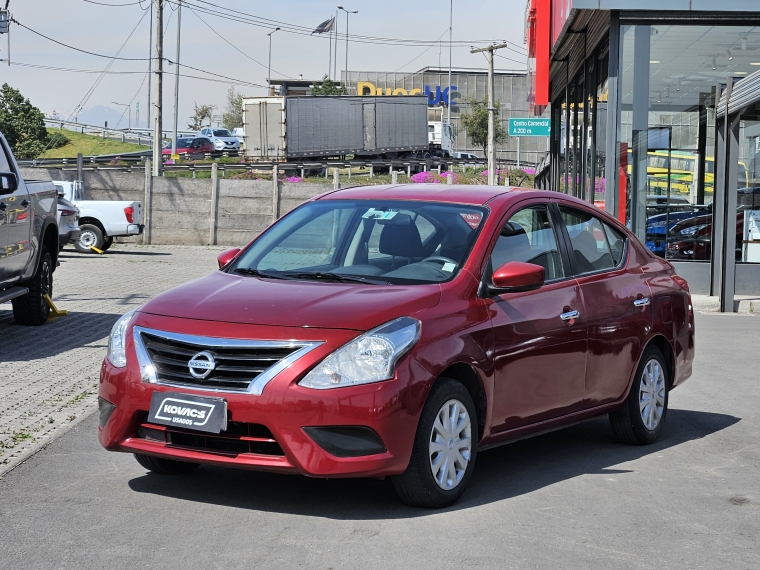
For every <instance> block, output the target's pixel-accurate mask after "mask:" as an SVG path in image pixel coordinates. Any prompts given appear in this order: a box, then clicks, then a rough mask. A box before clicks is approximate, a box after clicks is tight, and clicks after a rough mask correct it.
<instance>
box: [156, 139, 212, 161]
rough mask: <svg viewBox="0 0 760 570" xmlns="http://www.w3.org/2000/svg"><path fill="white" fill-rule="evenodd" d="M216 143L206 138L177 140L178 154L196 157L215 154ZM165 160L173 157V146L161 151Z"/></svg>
mask: <svg viewBox="0 0 760 570" xmlns="http://www.w3.org/2000/svg"><path fill="white" fill-rule="evenodd" d="M214 151H215V149H214V143H212V142H211V141H210V140H209V139H207V138H205V137H190V138H179V137H178V138H177V154H179V155H194V154H206V153H211V152H214ZM161 154H162V155H163V157H164V158H167V157H170V156H171V155H172V147H171V144H170V145H169V146H168V147H165V148H163V149H161Z"/></svg>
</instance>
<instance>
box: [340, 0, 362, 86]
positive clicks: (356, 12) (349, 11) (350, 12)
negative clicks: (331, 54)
mask: <svg viewBox="0 0 760 570" xmlns="http://www.w3.org/2000/svg"><path fill="white" fill-rule="evenodd" d="M338 10H343V11H344V12H345V13H346V85H345V86H344V85H341V87H344V88H345V91H346V95H348V83H349V82H348V15H349V14H358V13H359V10H346V9H345V8H344V7H343V6H340V5H338Z"/></svg>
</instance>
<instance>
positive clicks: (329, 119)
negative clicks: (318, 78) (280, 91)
mask: <svg viewBox="0 0 760 570" xmlns="http://www.w3.org/2000/svg"><path fill="white" fill-rule="evenodd" d="M427 107H428V105H427V98H426V97H425V96H419V97H418V96H407V97H386V96H383V97H351V96H345V95H344V96H335V97H311V96H307V97H247V98H245V99H244V100H243V129H244V137H245V155H246V157H247V158H250V159H254V160H268V161H269V160H272V161H284V160H297V159H308V158H321V157H331V156H344V155H349V154H351V155H354V156H356V157H357V158H364V159H373V158H382V159H404V158H412V157H414V158H424V157H426V156H425V155H426V154H427V156H428V157H429V156H431V155H430V150H431V145H430V143H429V141H428V120H427Z"/></svg>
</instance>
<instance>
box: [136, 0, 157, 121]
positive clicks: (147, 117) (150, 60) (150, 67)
mask: <svg viewBox="0 0 760 570" xmlns="http://www.w3.org/2000/svg"><path fill="white" fill-rule="evenodd" d="M153 2H154V0H150V26H149V30H150V32H149V33H150V37H149V38H148V79H149V81H148V106H147V107H145V130H148V128H149V127H150V118H151V112H150V111H151V109H152V107H151V106H150V84H151V82H152V78H151V77H150V74H151V73H152V72H153ZM137 126H138V128H139V127H140V125H139V124H138V125H137Z"/></svg>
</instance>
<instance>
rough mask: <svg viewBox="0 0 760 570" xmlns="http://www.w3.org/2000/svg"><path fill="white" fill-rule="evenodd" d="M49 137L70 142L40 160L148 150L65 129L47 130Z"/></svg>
mask: <svg viewBox="0 0 760 570" xmlns="http://www.w3.org/2000/svg"><path fill="white" fill-rule="evenodd" d="M48 133H49V134H50V136H54V135H55V134H57V133H61V134H63V135H64V136H65V137H66V138H68V139H69V140H70V141H71V142H69V144H67V145H64V146H62V147H60V148H54V149H51V150H48V151H47V152H46V153H45V154H43V155H42V156H41V157H40V158H74V157H76V155H77V153H79V152H81V153H82V154H83V155H84V156H98V155H102V154H119V153H120V152H125V153H126V152H136V151H138V150H149V149H150V147H149V146H145V145H137V144H134V143H130V142H126V143H123V142H121V141H115V140H111V139H104V138H103V137H99V136H97V135H86V134H82V133H80V132H77V131H69V130H67V129H63V130H61V129H48Z"/></svg>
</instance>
